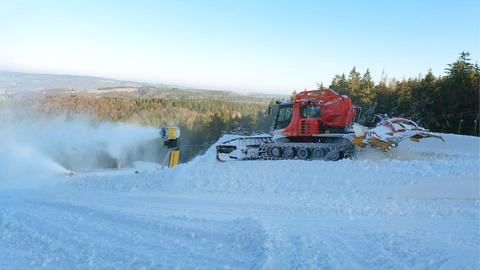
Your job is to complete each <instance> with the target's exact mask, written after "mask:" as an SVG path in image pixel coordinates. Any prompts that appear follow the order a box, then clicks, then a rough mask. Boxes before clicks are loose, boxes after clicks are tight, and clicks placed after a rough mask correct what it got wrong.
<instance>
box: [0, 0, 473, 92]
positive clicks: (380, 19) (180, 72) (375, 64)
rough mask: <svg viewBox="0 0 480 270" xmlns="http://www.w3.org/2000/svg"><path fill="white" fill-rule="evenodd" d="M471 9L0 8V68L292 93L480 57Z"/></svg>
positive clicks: (181, 4) (159, 4)
mask: <svg viewBox="0 0 480 270" xmlns="http://www.w3.org/2000/svg"><path fill="white" fill-rule="evenodd" d="M479 10H480V7H479V1H478V0H465V1H441V0H428V1H427V0H417V1H413V0H412V1H411V0H402V1H393V0H392V1H373V0H372V1H362V0H359V1H353V0H352V1H320V0H318V1H281V0H277V1H267V0H258V1H229V0H224V1H173V0H172V1H145V0H140V1H87V0H84V1H48V0H47V1H33V0H32V1H21V0H20V1H8V0H0V26H1V27H0V70H14V71H28V72H43V73H63V74H81V75H95V76H105V77H113V78H118V79H130V80H142V81H149V82H158V83H167V84H177V85H185V86H192V87H200V88H213V89H229V90H238V91H255V92H265V93H290V92H291V91H292V90H293V89H304V88H314V87H315V85H316V83H319V82H322V81H323V82H324V83H325V84H326V85H327V84H328V83H329V82H330V81H331V79H332V77H333V76H334V75H335V74H337V73H342V72H348V71H350V69H351V68H352V67H353V66H356V67H357V68H359V69H360V71H362V72H363V71H365V69H366V68H370V70H371V72H372V73H373V76H374V78H375V79H379V78H380V75H381V73H382V71H385V73H387V74H388V75H389V77H396V78H398V79H401V78H404V77H412V76H417V75H418V74H419V73H425V72H426V71H427V70H428V69H429V68H431V69H432V70H433V72H434V73H435V74H442V73H443V71H444V68H445V67H446V64H448V63H451V62H453V61H454V60H455V59H456V58H457V56H458V53H460V52H461V51H470V52H471V53H472V58H473V59H474V60H475V61H478V59H479V48H480V43H479V39H480V30H479V28H480V22H479V13H480V11H479Z"/></svg>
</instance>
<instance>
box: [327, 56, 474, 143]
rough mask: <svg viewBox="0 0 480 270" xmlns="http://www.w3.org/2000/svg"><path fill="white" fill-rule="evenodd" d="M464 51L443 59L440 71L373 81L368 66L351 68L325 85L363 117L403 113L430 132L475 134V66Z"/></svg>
mask: <svg viewBox="0 0 480 270" xmlns="http://www.w3.org/2000/svg"><path fill="white" fill-rule="evenodd" d="M469 56H470V54H469V53H468V52H462V53H461V54H460V57H459V58H458V59H457V61H455V62H453V63H451V64H448V65H447V67H446V69H445V71H446V73H445V75H444V76H435V75H434V74H433V73H432V71H431V70H429V71H427V73H426V75H419V76H418V77H417V78H409V79H403V80H395V79H392V80H388V79H387V77H386V76H383V78H382V80H381V81H380V82H378V83H375V82H374V81H373V80H372V77H371V74H370V71H369V70H368V69H367V70H366V72H365V73H364V74H361V73H360V72H358V70H357V69H356V68H355V67H354V68H353V69H352V70H351V71H350V73H348V75H346V74H344V73H343V74H339V75H336V76H335V77H334V79H333V81H332V83H331V84H330V88H331V89H333V90H335V91H337V92H339V93H341V94H345V95H347V96H349V97H350V98H351V99H352V101H353V103H354V104H356V105H358V106H360V107H362V110H361V112H360V116H361V118H363V119H362V120H363V121H364V122H366V123H367V124H368V122H371V121H373V118H374V115H375V114H376V113H386V114H389V115H393V116H403V117H406V118H410V119H412V120H414V121H417V123H419V124H420V125H422V126H423V127H426V128H429V129H430V130H431V131H437V132H446V133H459V134H467V135H476V136H478V135H479V93H480V68H479V66H478V63H475V64H474V63H472V62H471V59H469Z"/></svg>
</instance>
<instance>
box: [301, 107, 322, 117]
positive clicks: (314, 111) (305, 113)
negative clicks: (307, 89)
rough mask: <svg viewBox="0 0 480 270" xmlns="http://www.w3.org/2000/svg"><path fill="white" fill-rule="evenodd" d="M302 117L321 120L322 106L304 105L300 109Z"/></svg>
mask: <svg viewBox="0 0 480 270" xmlns="http://www.w3.org/2000/svg"><path fill="white" fill-rule="evenodd" d="M300 115H301V116H302V118H319V117H320V106H319V105H314V104H310V105H302V106H301V107H300Z"/></svg>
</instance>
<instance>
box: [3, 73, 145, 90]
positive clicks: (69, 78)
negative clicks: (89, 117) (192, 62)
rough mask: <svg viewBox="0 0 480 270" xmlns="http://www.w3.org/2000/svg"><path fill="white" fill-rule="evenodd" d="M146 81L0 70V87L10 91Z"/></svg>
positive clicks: (131, 83) (85, 87)
mask: <svg viewBox="0 0 480 270" xmlns="http://www.w3.org/2000/svg"><path fill="white" fill-rule="evenodd" d="M146 85H150V84H147V83H140V82H133V81H121V80H113V79H107V78H100V77H91V76H77V75H56V74H36V73H21V72H10V71H0V89H4V90H7V91H8V92H10V93H14V94H15V93H22V92H31V91H42V90H48V89H84V90H88V89H90V90H91V89H97V88H103V87H119V86H120V87H124V86H146Z"/></svg>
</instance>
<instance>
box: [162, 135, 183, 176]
mask: <svg viewBox="0 0 480 270" xmlns="http://www.w3.org/2000/svg"><path fill="white" fill-rule="evenodd" d="M160 136H161V138H162V139H163V145H164V146H165V147H167V149H168V153H167V156H166V157H165V160H164V162H163V166H168V167H169V168H173V167H175V166H177V165H178V161H179V160H180V147H179V138H180V129H179V128H178V127H168V126H167V127H162V128H160Z"/></svg>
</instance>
